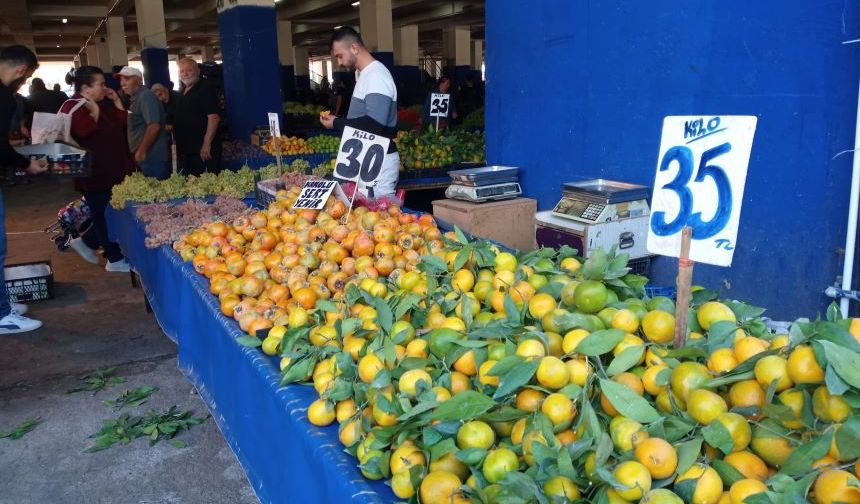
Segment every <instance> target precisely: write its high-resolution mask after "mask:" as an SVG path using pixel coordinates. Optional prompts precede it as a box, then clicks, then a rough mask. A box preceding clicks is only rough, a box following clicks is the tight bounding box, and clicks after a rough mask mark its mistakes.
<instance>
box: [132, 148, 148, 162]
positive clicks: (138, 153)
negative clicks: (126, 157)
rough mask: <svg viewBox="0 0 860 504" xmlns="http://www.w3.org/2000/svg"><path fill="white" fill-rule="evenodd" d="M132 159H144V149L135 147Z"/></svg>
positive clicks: (140, 160) (142, 160) (138, 160)
mask: <svg viewBox="0 0 860 504" xmlns="http://www.w3.org/2000/svg"><path fill="white" fill-rule="evenodd" d="M134 160H135V161H137V162H138V163H142V162H144V161H146V151H145V150H143V149H137V150H136V151H134Z"/></svg>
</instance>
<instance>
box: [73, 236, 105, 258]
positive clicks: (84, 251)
mask: <svg viewBox="0 0 860 504" xmlns="http://www.w3.org/2000/svg"><path fill="white" fill-rule="evenodd" d="M69 247H71V248H72V250H74V251H75V252H77V253H78V254H79V255H80V256H81V257H83V258H84V261H86V262H88V263H92V264H98V263H99V258H98V257H96V253H95V251H94V250H93V249H91V248H89V247H88V246H87V244H86V243H84V241H83V240H82V239H80V238H75V239H73V240H71V241H69Z"/></svg>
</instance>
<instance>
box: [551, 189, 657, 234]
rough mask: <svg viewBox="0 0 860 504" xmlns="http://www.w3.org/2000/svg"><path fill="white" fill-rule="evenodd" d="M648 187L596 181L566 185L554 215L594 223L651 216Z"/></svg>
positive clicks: (553, 211)
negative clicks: (649, 214)
mask: <svg viewBox="0 0 860 504" xmlns="http://www.w3.org/2000/svg"><path fill="white" fill-rule="evenodd" d="M648 193H649V190H648V187H646V186H642V185H636V184H629V183H627V182H619V181H617V180H606V179H593V180H584V181H582V182H568V183H566V184H564V190H563V192H562V196H561V200H559V202H558V203H556V205H555V208H553V210H552V214H553V215H555V216H557V217H562V218H564V219H570V220H575V221H579V222H584V223H586V224H595V223H598V222H611V221H615V220H620V219H629V218H632V217H641V216H643V215H648V213H649V207H648Z"/></svg>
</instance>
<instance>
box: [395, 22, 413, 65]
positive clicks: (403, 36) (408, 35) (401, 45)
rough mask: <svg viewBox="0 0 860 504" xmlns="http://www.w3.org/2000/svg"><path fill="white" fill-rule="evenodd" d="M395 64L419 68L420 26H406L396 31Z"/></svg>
mask: <svg viewBox="0 0 860 504" xmlns="http://www.w3.org/2000/svg"><path fill="white" fill-rule="evenodd" d="M394 64H395V65H408V66H416V67H417V66H418V26H417V25H406V26H401V27H400V28H397V29H395V30H394Z"/></svg>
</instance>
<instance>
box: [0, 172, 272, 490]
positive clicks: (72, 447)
mask: <svg viewBox="0 0 860 504" xmlns="http://www.w3.org/2000/svg"><path fill="white" fill-rule="evenodd" d="M75 197H76V195H75V193H74V192H73V191H72V189H71V182H70V181H68V180H60V181H58V180H53V181H52V180H38V181H36V182H34V183H33V184H30V185H19V186H13V187H5V188H3V198H4V199H5V204H6V231H7V236H8V240H9V257H8V258H7V260H6V264H14V263H22V262H29V261H38V260H46V259H47V260H50V261H51V263H52V265H53V268H54V280H55V284H54V288H55V299H52V300H48V301H41V302H36V303H33V304H31V305H30V312H29V313H28V316H32V317H34V318H37V319H39V320H41V321H42V322H43V323H44V326H43V327H42V328H41V329H39V330H37V331H33V332H30V333H25V334H20V335H13V336H0V430H8V429H11V428H12V427H13V426H15V425H17V424H18V423H20V422H21V421H23V420H25V419H28V418H32V417H36V416H39V417H41V418H42V419H43V422H42V423H41V424H40V425H39V426H37V427H36V428H35V430H33V431H32V432H30V433H29V434H27V435H26V436H24V437H23V438H22V439H20V440H17V441H12V440H9V439H0V468H2V469H0V503H2V504H6V503H10V504H11V503H15V504H19V503H30V502H32V503H37V502H38V503H44V502H57V503H78V502H80V503H102V502H103V503H148V504H149V503H222V502H224V503H255V502H258V501H257V498H256V497H255V495H254V492H253V490H252V489H251V487H250V485H249V484H248V481H247V479H246V478H245V473H244V472H243V470H242V468H241V466H240V465H239V463H238V462H237V460H236V457H235V456H234V455H233V453H232V451H231V450H230V448H229V447H228V446H227V444H226V443H225V441H224V438H223V437H222V435H221V432H220V431H219V430H218V427H217V425H216V424H215V423H214V422H213V421H212V420H211V419H210V420H208V421H207V422H205V423H203V424H201V425H198V426H195V427H193V428H192V429H191V430H190V431H187V432H184V433H182V434H180V435H179V436H178V439H182V440H183V441H185V442H186V443H187V444H188V447H187V448H182V449H177V448H174V447H172V446H170V445H168V444H166V443H159V444H158V445H156V446H155V447H150V446H149V443H148V442H147V441H146V440H143V439H138V440H136V441H133V442H132V443H131V444H129V445H126V446H115V447H113V448H110V449H108V450H105V451H102V452H99V453H94V454H89V453H85V450H86V449H87V448H88V447H89V446H90V445H91V444H92V440H91V439H88V436H90V435H91V434H93V433H95V432H96V431H98V430H99V428H100V427H101V422H102V420H105V419H109V418H116V417H117V416H118V415H119V413H116V412H113V411H112V410H110V409H108V408H107V407H105V406H104V405H103V404H102V400H105V399H113V398H115V397H117V396H118V395H119V394H120V393H122V392H123V391H124V390H126V389H133V388H135V387H138V386H141V385H152V386H157V387H159V390H158V391H157V392H156V393H155V394H153V395H152V396H151V397H150V400H149V402H148V403H146V404H144V405H142V406H139V407H136V408H132V409H130V410H129V409H128V408H126V409H125V410H129V411H131V412H133V413H138V414H140V413H143V412H144V411H145V410H146V409H147V408H148V407H151V408H155V409H159V410H163V409H166V408H168V407H170V406H172V405H174V404H175V405H177V406H178V407H179V408H180V409H182V410H187V409H191V410H195V412H196V413H197V415H198V416H206V415H207V413H208V411H207V410H206V406H205V405H204V404H203V402H202V401H201V400H200V398H199V397H198V396H197V395H196V393H195V391H194V390H193V387H192V386H191V384H190V383H189V382H188V381H186V379H185V378H184V377H183V376H182V374H181V373H180V372H179V370H178V369H177V367H176V346H175V345H174V344H173V342H171V341H170V340H169V339H168V338H167V336H165V335H164V333H162V331H161V329H160V328H159V327H158V325H157V324H156V322H155V319H154V318H153V317H152V316H150V315H148V314H147V313H146V312H145V310H144V304H143V297H142V292H141V290H140V289H132V288H131V286H130V282H129V276H128V274H120V273H106V272H105V271H104V268H103V266H99V267H97V266H94V265H91V264H89V263H87V262H85V261H83V260H82V259H81V258H80V257H78V256H77V254H75V253H74V252H65V253H61V252H59V251H58V250H57V249H56V247H55V246H54V244H53V243H52V242H50V241H49V240H48V238H47V235H45V234H44V233H42V232H41V230H42V229H43V228H45V227H46V226H47V225H49V224H51V223H52V222H54V221H55V219H56V213H57V210H58V209H59V208H60V207H61V206H62V205H64V204H65V203H67V202H69V201H71V200H73V199H74V198H75ZM108 366H118V370H117V374H118V375H120V376H125V377H126V378H127V382H126V383H123V384H119V385H115V386H114V387H112V388H110V389H107V390H104V391H101V392H99V393H98V394H97V395H95V396H93V395H92V394H91V393H88V392H80V393H76V394H67V393H66V391H67V390H68V389H70V388H72V387H74V386H75V385H77V384H79V383H80V377H81V376H83V375H86V374H88V373H90V372H91V371H93V370H95V369H97V368H102V367H108ZM125 410H123V411H125Z"/></svg>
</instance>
